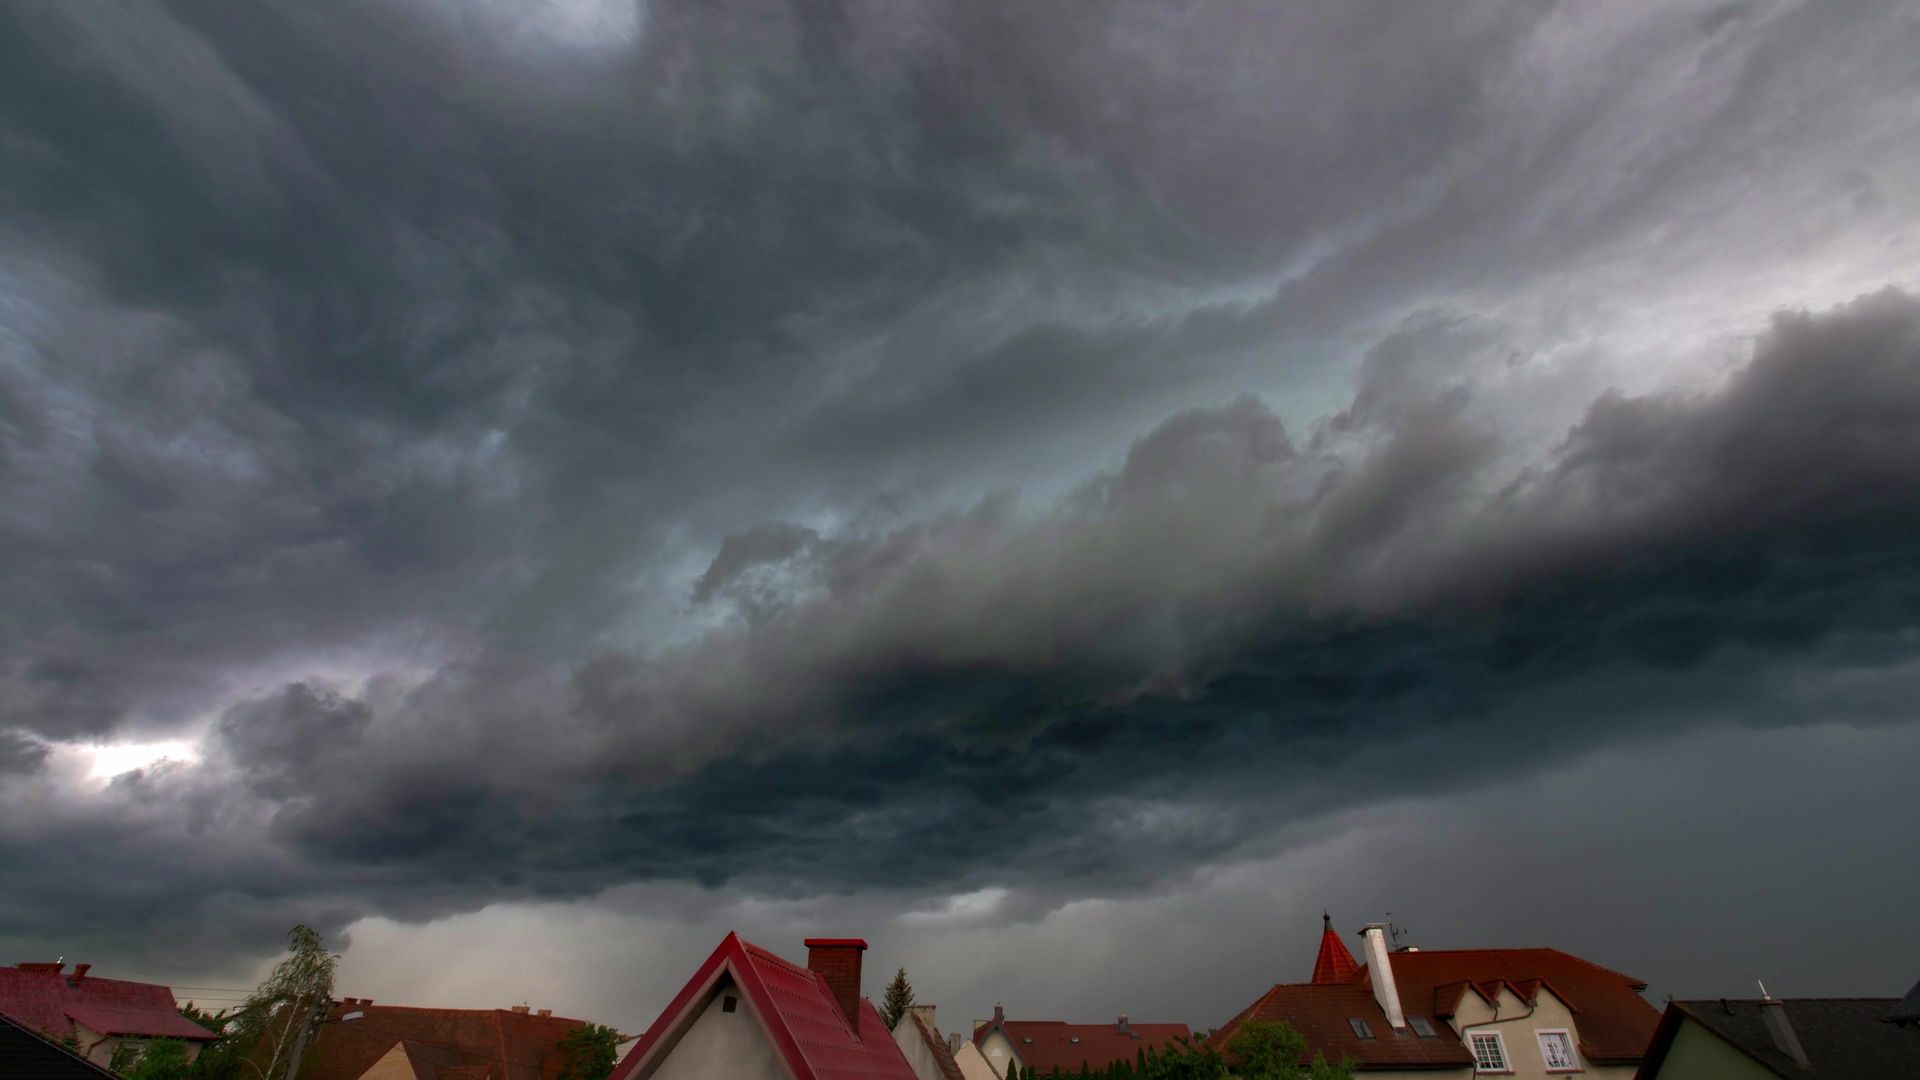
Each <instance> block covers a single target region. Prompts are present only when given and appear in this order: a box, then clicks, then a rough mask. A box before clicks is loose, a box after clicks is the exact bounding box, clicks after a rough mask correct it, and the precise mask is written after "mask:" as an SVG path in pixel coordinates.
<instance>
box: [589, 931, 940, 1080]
mask: <svg viewBox="0 0 1920 1080" xmlns="http://www.w3.org/2000/svg"><path fill="white" fill-rule="evenodd" d="M722 979H730V980H731V981H732V983H733V984H734V985H735V986H738V987H739V988H740V992H741V995H742V996H743V997H745V998H746V1000H747V1004H748V1005H749V1011H750V1012H751V1013H752V1014H753V1016H754V1017H755V1018H756V1019H757V1020H758V1021H759V1023H760V1026H761V1030H762V1031H763V1032H765V1034H766V1036H767V1039H768V1041H769V1042H770V1043H772V1045H773V1048H774V1051H775V1052H776V1053H777V1054H779V1056H780V1058H781V1060H783V1061H785V1062H786V1064H787V1067H788V1068H789V1069H791V1070H792V1071H793V1074H794V1076H795V1078H796V1080H915V1077H914V1075H913V1068H912V1066H910V1065H908V1064H907V1059H906V1055H904V1054H902V1053H901V1052H900V1047H899V1046H898V1045H897V1044H895V1043H894V1041H893V1036H892V1034H891V1033H889V1032H888V1031H887V1025H886V1024H885V1023H884V1022H882V1021H881V1019H880V1014H879V1013H878V1012H876V1011H875V1010H874V1008H873V1003H872V1002H871V1001H868V1000H866V999H865V998H862V999H860V1008H859V1017H858V1020H857V1023H858V1030H857V1031H856V1030H855V1028H854V1025H853V1024H850V1023H849V1022H848V1019H847V1017H846V1016H845V1015H844V1014H843V1013H842V1012H841V1011H840V1006H839V1005H838V1004H837V1003H836V1002H835V1000H834V996H833V991H832V989H831V988H830V987H829V986H828V985H827V982H826V980H825V979H824V978H822V977H821V976H820V975H818V974H817V973H815V972H812V971H808V970H807V969H806V968H804V967H801V966H799V965H798V964H793V963H790V962H788V961H786V960H783V959H781V958H780V957H778V956H775V955H774V954H773V953H770V952H768V951H767V950H765V949H762V948H760V947H759V946H757V945H752V944H749V943H748V942H746V941H745V940H743V939H742V938H741V937H740V935H738V934H733V933H729V934H728V935H727V936H726V937H725V938H723V939H721V941H720V944H719V946H718V947H717V948H715V949H714V950H713V953H712V955H710V956H708V957H707V959H706V962H705V963H703V964H701V965H700V968H699V970H697V971H695V972H694V974H693V978H691V979H689V980H687V984H686V985H685V986H683V987H682V988H681V989H680V993H679V994H677V995H676V996H675V997H674V999H673V1001H672V1003H670V1004H669V1005H668V1006H667V1007H666V1009H665V1010H664V1011H662V1012H661V1013H660V1016H659V1018H658V1019H656V1020H654V1022H653V1026H652V1027H649V1028H648V1029H647V1033H646V1034H645V1035H644V1036H642V1037H641V1039H640V1042H639V1043H638V1044H636V1045H635V1046H634V1048H633V1049H632V1050H631V1051H629V1052H628V1053H627V1056H626V1057H625V1058H623V1059H622V1060H621V1062H620V1064H619V1065H618V1066H616V1067H615V1068H614V1070H613V1075H612V1076H611V1077H609V1080H633V1078H634V1077H646V1076H650V1075H652V1073H653V1071H654V1070H655V1069H657V1068H658V1067H659V1066H660V1064H661V1063H662V1062H664V1061H665V1060H666V1059H667V1057H668V1056H669V1055H670V1054H671V1053H672V1052H673V1048H674V1046H675V1045H676V1044H677V1043H678V1042H679V1039H680V1036H681V1035H683V1034H684V1033H685V1032H686V1030H687V1028H688V1027H690V1026H692V1024H693V1022H694V1020H696V1019H698V1018H699V1013H700V1008H701V1007H702V1006H703V1005H704V1004H705V1003H706V1002H707V1001H708V1000H709V998H710V996H711V994H712V993H713V992H714V990H715V988H716V987H717V986H718V985H719V984H720V981H721V980H722Z"/></svg>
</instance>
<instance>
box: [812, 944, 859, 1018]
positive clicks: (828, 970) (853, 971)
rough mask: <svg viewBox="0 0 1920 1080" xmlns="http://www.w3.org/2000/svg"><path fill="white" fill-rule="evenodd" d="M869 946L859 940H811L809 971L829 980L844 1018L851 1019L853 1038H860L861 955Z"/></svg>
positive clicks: (830, 987)
mask: <svg viewBox="0 0 1920 1080" xmlns="http://www.w3.org/2000/svg"><path fill="white" fill-rule="evenodd" d="M866 951H867V943H866V942H864V941H862V940H860V939H859V938H808V939H807V970H808V971H811V972H814V973H815V974H817V975H819V976H820V977H821V978H823V979H825V980H827V989H829V990H831V991H833V1000H834V1001H836V1002H838V1003H839V1005H840V1015H842V1016H844V1017H846V1018H847V1027H849V1028H851V1029H852V1030H853V1037H854V1038H856V1039H858V1038H859V1037H860V954H861V953H863V952H866Z"/></svg>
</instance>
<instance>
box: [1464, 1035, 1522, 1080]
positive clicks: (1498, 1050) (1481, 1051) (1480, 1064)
mask: <svg viewBox="0 0 1920 1080" xmlns="http://www.w3.org/2000/svg"><path fill="white" fill-rule="evenodd" d="M1468 1045H1470V1046H1472V1047H1473V1063H1474V1066H1475V1067H1476V1068H1478V1069H1479V1070H1480V1071H1481V1072H1511V1071H1512V1070H1511V1069H1509V1068H1507V1047H1506V1045H1505V1044H1504V1043H1502V1042H1501V1041H1500V1033H1499V1032H1497V1031H1476V1032H1474V1033H1473V1035H1472V1036H1471V1037H1470V1041H1469V1043H1468Z"/></svg>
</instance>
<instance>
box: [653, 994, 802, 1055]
mask: <svg viewBox="0 0 1920 1080" xmlns="http://www.w3.org/2000/svg"><path fill="white" fill-rule="evenodd" d="M729 995H730V996H732V997H733V998H735V999H736V1000H737V1002H738V1005H737V1006H736V1007H735V1009H734V1011H733V1012H727V1011H726V1010H725V1007H724V1002H725V1000H726V998H727V997H728V996H729ZM752 1009H753V1006H752V1005H751V1004H750V1003H749V1002H748V1001H747V999H746V996H745V995H744V994H742V993H740V988H739V987H737V986H735V985H734V983H733V980H731V979H721V980H720V985H719V986H718V987H717V988H716V989H715V990H714V992H713V994H712V995H711V996H710V997H708V998H707V1002H706V1005H705V1006H704V1007H703V1008H702V1009H701V1011H700V1018H699V1019H697V1020H695V1021H694V1022H693V1026H692V1027H691V1028H688V1029H687V1033H686V1034H685V1035H682V1036H681V1037H680V1041H679V1042H678V1043H676V1044H675V1045H674V1047H673V1049H672V1050H671V1051H669V1052H668V1054H667V1057H666V1060H665V1061H662V1062H661V1063H660V1065H659V1067H658V1068H657V1069H654V1070H653V1071H652V1072H650V1073H648V1074H645V1080H715V1078H716V1077H727V1078H728V1080H735V1078H737V1080H793V1073H792V1072H790V1071H789V1070H788V1069H787V1065H786V1062H784V1061H782V1060H781V1059H780V1055H779V1053H778V1052H777V1051H775V1050H774V1048H773V1043H772V1042H770V1041H768V1039H767V1034H766V1032H765V1031H764V1030H763V1029H762V1028H761V1026H760V1021H759V1020H758V1019H756V1018H755V1017H754V1015H753V1012H752Z"/></svg>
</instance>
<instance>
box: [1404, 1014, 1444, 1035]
mask: <svg viewBox="0 0 1920 1080" xmlns="http://www.w3.org/2000/svg"><path fill="white" fill-rule="evenodd" d="M1407 1023H1409V1024H1412V1025H1413V1033H1414V1034H1415V1035H1418V1036H1420V1037H1421V1038H1423V1039H1437V1038H1439V1037H1440V1036H1438V1035H1436V1034H1434V1031H1433V1021H1431V1020H1428V1019H1427V1018H1426V1017H1424V1016H1409V1017H1407Z"/></svg>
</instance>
